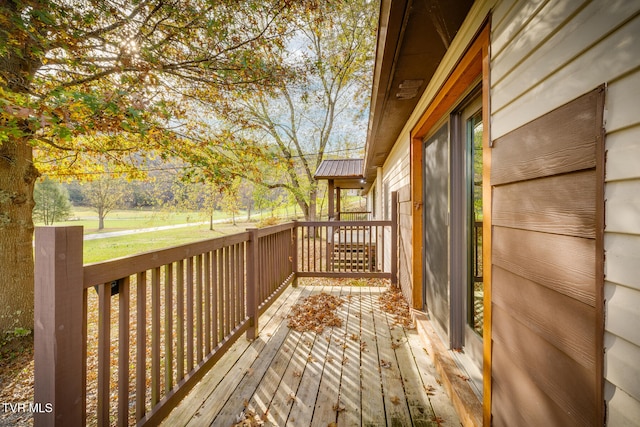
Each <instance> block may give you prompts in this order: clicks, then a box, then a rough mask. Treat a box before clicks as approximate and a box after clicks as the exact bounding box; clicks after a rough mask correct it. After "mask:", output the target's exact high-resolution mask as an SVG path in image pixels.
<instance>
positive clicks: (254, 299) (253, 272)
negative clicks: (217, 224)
mask: <svg viewBox="0 0 640 427" xmlns="http://www.w3.org/2000/svg"><path fill="white" fill-rule="evenodd" d="M247 231H248V232H249V233H250V235H251V237H250V238H249V241H248V242H247V293H246V298H247V317H249V329H247V339H248V340H254V339H256V338H257V337H258V318H259V317H260V312H259V311H258V305H259V304H258V295H259V291H260V283H259V281H260V275H259V273H258V269H259V263H258V252H259V251H258V229H257V228H248V229H247Z"/></svg>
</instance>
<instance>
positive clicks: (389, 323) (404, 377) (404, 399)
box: [163, 286, 460, 427]
mask: <svg viewBox="0 0 640 427" xmlns="http://www.w3.org/2000/svg"><path fill="white" fill-rule="evenodd" d="M384 290H385V288H376V287H340V286H333V287H331V286H325V287H317V286H300V287H297V288H293V287H290V288H288V289H287V290H286V291H285V292H284V293H283V295H282V296H281V297H280V298H279V299H278V300H277V301H276V303H274V304H273V305H272V306H271V307H270V308H269V309H268V310H267V311H266V312H265V314H263V316H262V317H261V318H260V321H261V322H260V336H259V337H258V338H257V339H256V340H254V341H253V342H247V341H246V340H244V339H240V340H239V341H238V342H236V343H235V344H234V346H233V347H232V348H231V350H230V351H229V352H228V353H227V354H226V355H224V356H223V357H222V358H221V359H220V361H219V362H218V363H217V364H216V365H215V366H214V367H213V369H211V370H210V371H209V372H208V373H207V374H206V375H205V376H204V378H203V379H202V380H201V381H200V383H199V384H198V385H197V386H196V387H194V389H193V390H192V391H191V393H189V395H188V396H187V397H186V398H185V399H184V400H183V401H182V402H181V403H180V405H179V406H178V407H177V408H175V409H174V410H173V411H172V412H171V414H169V416H168V418H167V419H166V420H165V421H164V423H163V425H165V426H183V425H190V426H209V425H211V426H216V427H218V426H220V427H230V426H232V425H233V424H234V423H235V422H237V419H238V416H239V415H240V414H241V413H242V412H243V410H245V409H247V408H248V409H250V410H252V411H254V412H255V413H256V414H257V416H259V417H261V418H262V420H263V421H264V425H266V426H285V425H290V426H316V425H317V426H327V425H330V424H331V423H336V425H337V426H340V427H342V426H345V427H347V426H386V425H389V426H392V425H393V426H395V425H399V426H411V425H422V426H431V425H433V426H435V425H438V423H437V422H438V421H439V422H440V423H441V424H442V425H446V426H457V425H460V424H459V423H460V421H459V420H458V418H457V416H456V414H455V411H454V410H453V407H452V405H451V402H450V401H449V400H448V399H447V398H446V396H445V395H444V391H443V390H441V387H440V386H439V384H438V381H437V374H436V373H435V369H434V368H433V364H432V362H431V360H430V358H429V357H428V355H427V354H426V352H425V350H424V348H423V347H422V345H421V341H420V339H419V337H418V336H417V333H416V331H415V330H405V329H403V328H402V327H400V326H397V325H395V324H394V321H393V318H392V316H390V315H387V314H386V313H384V312H382V311H381V310H380V309H379V304H378V297H379V295H380V294H381V293H382V292H384ZM320 292H325V293H328V294H332V295H335V296H339V297H341V298H342V299H343V301H344V303H343V304H342V305H341V306H340V307H339V308H338V309H337V315H338V316H339V317H340V318H341V319H342V326H340V327H333V328H325V330H324V332H323V333H322V334H316V333H312V332H302V333H301V332H296V331H294V330H292V329H289V328H288V327H287V315H288V314H289V312H290V310H291V308H292V307H293V305H294V304H295V303H296V302H298V301H300V300H301V299H302V298H304V297H306V296H309V295H311V294H317V293H320ZM443 421H444V422H443ZM331 425H333V424H331Z"/></svg>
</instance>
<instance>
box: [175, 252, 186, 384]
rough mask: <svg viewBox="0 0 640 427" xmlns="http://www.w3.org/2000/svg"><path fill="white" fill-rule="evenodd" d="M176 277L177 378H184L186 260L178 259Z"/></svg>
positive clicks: (178, 379)
mask: <svg viewBox="0 0 640 427" xmlns="http://www.w3.org/2000/svg"><path fill="white" fill-rule="evenodd" d="M177 265H178V271H177V272H176V273H177V275H176V276H177V277H176V333H177V337H176V353H177V354H176V358H177V359H176V371H177V372H176V378H177V381H180V380H182V379H183V378H184V374H185V372H184V260H180V261H178V264H177Z"/></svg>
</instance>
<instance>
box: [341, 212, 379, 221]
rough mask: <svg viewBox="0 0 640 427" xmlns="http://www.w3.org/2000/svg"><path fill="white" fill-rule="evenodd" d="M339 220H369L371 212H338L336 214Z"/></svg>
mask: <svg viewBox="0 0 640 427" xmlns="http://www.w3.org/2000/svg"><path fill="white" fill-rule="evenodd" d="M338 220H339V221H370V220H371V212H368V211H367V212H364V211H362V212H356V211H350V212H340V213H339V216H338Z"/></svg>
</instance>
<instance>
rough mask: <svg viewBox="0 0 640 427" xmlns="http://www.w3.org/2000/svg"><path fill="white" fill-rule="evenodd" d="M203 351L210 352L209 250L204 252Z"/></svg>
mask: <svg viewBox="0 0 640 427" xmlns="http://www.w3.org/2000/svg"><path fill="white" fill-rule="evenodd" d="M204 352H205V353H206V354H209V353H211V252H207V253H205V254H204Z"/></svg>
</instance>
